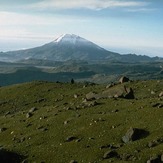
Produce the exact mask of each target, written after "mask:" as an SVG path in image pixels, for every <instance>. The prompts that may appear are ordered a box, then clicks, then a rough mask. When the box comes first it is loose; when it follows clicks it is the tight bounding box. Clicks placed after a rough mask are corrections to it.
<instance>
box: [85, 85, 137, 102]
mask: <svg viewBox="0 0 163 163" xmlns="http://www.w3.org/2000/svg"><path fill="white" fill-rule="evenodd" d="M101 98H125V99H134V92H133V90H132V88H130V87H126V86H122V85H120V86H115V87H112V88H109V89H106V90H105V91H103V92H101V93H94V92H90V93H88V94H86V99H87V100H95V99H101Z"/></svg>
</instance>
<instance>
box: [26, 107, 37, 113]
mask: <svg viewBox="0 0 163 163" xmlns="http://www.w3.org/2000/svg"><path fill="white" fill-rule="evenodd" d="M36 110H37V108H36V107H33V108H31V109H30V110H29V112H28V113H33V112H35V111H36Z"/></svg>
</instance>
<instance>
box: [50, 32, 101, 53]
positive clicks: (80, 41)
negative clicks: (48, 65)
mask: <svg viewBox="0 0 163 163" xmlns="http://www.w3.org/2000/svg"><path fill="white" fill-rule="evenodd" d="M53 43H55V44H69V45H74V46H93V47H95V48H99V49H103V48H101V47H99V46H98V45H96V44H94V43H93V42H91V41H88V40H86V39H84V38H82V37H80V36H77V35H75V34H63V35H61V36H60V37H58V38H57V39H55V40H54V41H53ZM103 50H104V49H103Z"/></svg>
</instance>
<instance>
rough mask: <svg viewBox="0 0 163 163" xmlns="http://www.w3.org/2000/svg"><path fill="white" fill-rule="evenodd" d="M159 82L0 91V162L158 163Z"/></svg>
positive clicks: (162, 106)
mask: <svg viewBox="0 0 163 163" xmlns="http://www.w3.org/2000/svg"><path fill="white" fill-rule="evenodd" d="M162 120H163V80H151V81H150V80H149V81H129V80H126V78H122V79H121V80H120V82H117V83H116V84H114V83H111V84H108V85H104V84H103V85H97V84H92V83H76V82H75V83H74V82H73V81H71V83H59V82H57V83H52V82H42V81H35V82H30V83H24V84H18V85H12V86H7V87H1V88H0V162H5V163H6V162H13V163H14V162H22V161H23V162H37V163H40V162H42V163H43V162H46V163H53V162H55V163H66V162H67V163H75V162H78V163H81V162H84V163H85V162H87V163H88V162H89V163H98V162H104V163H105V162H122V163H123V162H138V163H140V162H142V163H143V162H144V163H145V162H148V163H151V162H161V161H163V132H162V131H163V122H162Z"/></svg>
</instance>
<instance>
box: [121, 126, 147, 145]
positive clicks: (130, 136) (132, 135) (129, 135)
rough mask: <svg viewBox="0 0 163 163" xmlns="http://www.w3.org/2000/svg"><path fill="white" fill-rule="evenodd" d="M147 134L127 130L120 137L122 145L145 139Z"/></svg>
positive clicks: (132, 129)
mask: <svg viewBox="0 0 163 163" xmlns="http://www.w3.org/2000/svg"><path fill="white" fill-rule="evenodd" d="M148 134H149V132H148V131H145V130H143V129H137V128H132V127H131V128H130V129H128V130H127V132H126V134H125V135H124V136H123V137H122V141H123V142H124V143H128V142H130V141H135V140H138V139H141V138H143V137H146V136H147V135H148Z"/></svg>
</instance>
